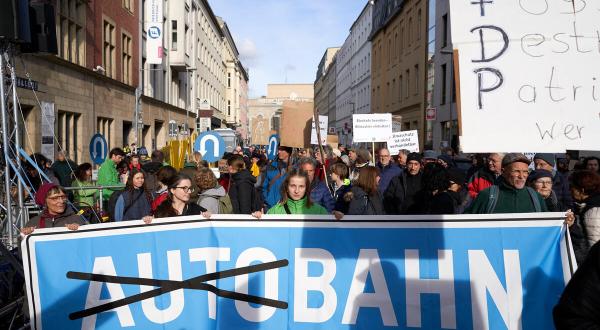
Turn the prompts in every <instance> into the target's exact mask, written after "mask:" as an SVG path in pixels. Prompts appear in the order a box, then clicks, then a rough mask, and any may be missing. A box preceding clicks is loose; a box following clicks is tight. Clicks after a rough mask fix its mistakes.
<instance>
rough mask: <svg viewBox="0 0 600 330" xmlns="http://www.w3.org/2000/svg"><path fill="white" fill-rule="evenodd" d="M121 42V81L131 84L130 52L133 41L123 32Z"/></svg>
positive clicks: (131, 51)
mask: <svg viewBox="0 0 600 330" xmlns="http://www.w3.org/2000/svg"><path fill="white" fill-rule="evenodd" d="M121 39H122V44H121V50H122V52H123V57H122V62H121V66H122V72H121V74H122V77H123V83H125V84H129V85H131V84H132V83H133V82H132V79H131V78H132V72H131V71H132V65H133V64H132V58H133V56H132V53H133V42H132V39H131V37H130V36H128V35H127V34H125V33H123V36H122V38H121Z"/></svg>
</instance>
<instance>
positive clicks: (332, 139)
mask: <svg viewBox="0 0 600 330" xmlns="http://www.w3.org/2000/svg"><path fill="white" fill-rule="evenodd" d="M339 143H340V142H339V137H338V136H337V135H334V134H329V135H327V145H329V146H330V147H331V148H332V149H337V148H338V144H339Z"/></svg>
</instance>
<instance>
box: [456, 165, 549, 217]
mask: <svg viewBox="0 0 600 330" xmlns="http://www.w3.org/2000/svg"><path fill="white" fill-rule="evenodd" d="M530 163H531V161H530V160H529V159H528V158H527V157H526V156H525V155H523V154H519V153H509V154H506V155H505V156H504V158H503V159H502V176H501V178H500V180H499V182H498V184H497V185H493V186H491V187H489V188H487V189H485V190H483V191H481V192H480V193H479V194H478V195H477V198H476V199H475V201H473V204H471V205H470V206H469V207H468V208H467V210H465V213H471V214H488V213H530V212H547V211H548V209H547V207H546V203H545V202H544V199H543V198H542V196H541V195H540V194H538V193H537V192H536V191H535V190H533V189H532V188H530V187H527V186H526V183H527V177H528V176H529V164H530Z"/></svg>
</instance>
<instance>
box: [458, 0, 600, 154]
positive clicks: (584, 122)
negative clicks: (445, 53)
mask: <svg viewBox="0 0 600 330" xmlns="http://www.w3.org/2000/svg"><path fill="white" fill-rule="evenodd" d="M599 10H600V2H598V1H450V16H451V17H452V24H451V34H452V44H453V48H454V49H456V50H458V58H459V60H458V63H459V70H460V74H459V77H460V99H461V129H462V136H461V137H460V141H461V148H462V151H464V152H493V151H497V152H517V151H519V150H523V149H525V150H530V151H535V152H564V151H565V149H572V150H599V149H600V143H598V141H599V140H600V65H599V63H600V43H599V38H600V37H599V36H600V35H599V32H598V31H599V30H600V19H599V17H600V16H599Z"/></svg>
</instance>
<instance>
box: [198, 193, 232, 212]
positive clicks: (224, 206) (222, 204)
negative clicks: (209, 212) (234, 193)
mask: <svg viewBox="0 0 600 330" xmlns="http://www.w3.org/2000/svg"><path fill="white" fill-rule="evenodd" d="M207 197H209V198H214V199H216V200H218V201H219V214H232V213H233V204H231V198H229V194H226V195H225V196H209V195H199V196H198V202H197V204H198V205H200V202H201V201H202V200H203V199H204V198H207Z"/></svg>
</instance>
